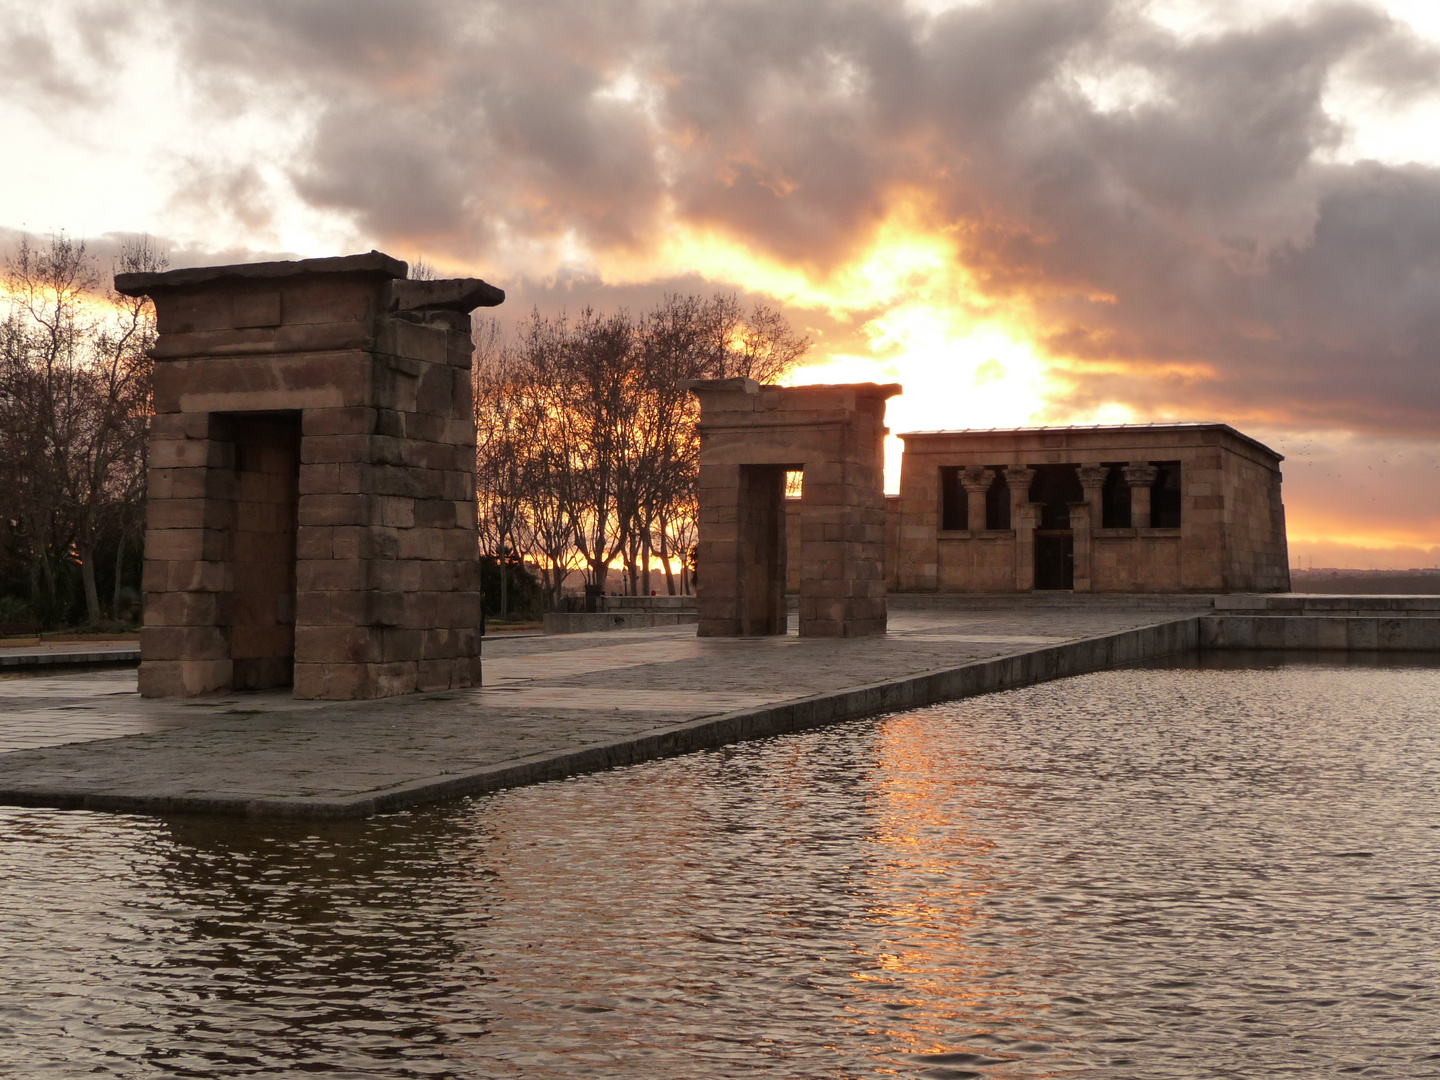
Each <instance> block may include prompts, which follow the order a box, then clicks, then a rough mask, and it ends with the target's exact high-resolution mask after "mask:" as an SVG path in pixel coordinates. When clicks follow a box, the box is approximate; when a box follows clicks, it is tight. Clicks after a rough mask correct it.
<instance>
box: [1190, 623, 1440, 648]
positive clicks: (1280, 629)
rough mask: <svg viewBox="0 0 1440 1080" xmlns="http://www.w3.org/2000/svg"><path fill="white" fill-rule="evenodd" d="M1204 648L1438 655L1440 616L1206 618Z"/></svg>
mask: <svg viewBox="0 0 1440 1080" xmlns="http://www.w3.org/2000/svg"><path fill="white" fill-rule="evenodd" d="M1199 623H1200V647H1201V648H1202V649H1305V650H1311V651H1313V650H1317V649H1340V650H1347V651H1356V652H1371V651H1374V652H1420V651H1430V652H1435V651H1440V617H1433V616H1424V615H1400V616H1394V617H1388V618H1387V617H1384V616H1375V615H1288V614H1286V615H1204V616H1201V617H1200V619H1199Z"/></svg>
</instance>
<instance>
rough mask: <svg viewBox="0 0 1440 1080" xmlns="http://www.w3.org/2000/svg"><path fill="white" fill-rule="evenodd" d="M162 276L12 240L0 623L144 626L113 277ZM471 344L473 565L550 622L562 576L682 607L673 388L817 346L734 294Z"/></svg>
mask: <svg viewBox="0 0 1440 1080" xmlns="http://www.w3.org/2000/svg"><path fill="white" fill-rule="evenodd" d="M165 267H166V258H165V256H164V255H163V254H162V253H161V252H159V251H158V250H157V249H156V248H155V246H154V245H153V244H152V243H151V242H150V241H149V240H148V239H147V238H136V239H131V240H127V241H125V242H123V243H122V244H121V246H120V249H119V251H118V254H117V255H116V256H115V257H114V259H113V260H111V265H110V266H108V267H106V266H102V262H101V260H100V258H99V257H97V255H96V254H95V253H94V252H93V251H91V250H89V249H88V248H87V245H86V244H85V243H84V242H83V241H76V240H73V239H71V238H68V237H66V236H64V235H58V236H54V237H51V238H50V239H49V241H48V242H36V241H34V240H32V239H31V238H29V237H24V238H22V239H21V240H20V242H19V244H18V246H17V247H16V248H15V249H14V250H13V251H12V252H11V254H10V255H9V256H8V257H7V258H6V259H5V262H4V265H3V270H0V625H5V624H15V623H32V622H33V623H39V624H41V625H43V626H45V627H47V628H50V627H56V626H60V625H75V624H79V623H82V622H84V623H89V624H91V625H101V624H102V623H104V622H106V621H110V620H114V621H136V620H138V619H139V617H140V609H139V608H140V573H141V558H142V550H143V543H144V531H145V468H146V439H147V435H148V429H149V419H150V415H151V411H152V403H151V361H150V358H149V355H148V350H149V348H150V347H151V346H152V345H153V344H154V340H155V320H154V309H153V307H152V305H151V304H150V302H149V301H148V300H146V299H144V298H136V297H127V296H121V295H119V294H117V293H115V292H114V291H113V289H112V288H111V281H112V280H113V275H114V274H115V273H126V272H153V271H158V270H162V269H164V268H165ZM414 273H418V274H419V275H422V276H423V275H426V274H428V269H427V268H426V267H424V266H423V264H420V265H417V267H416V271H414ZM475 343H476V349H475V368H474V389H475V421H476V431H477V447H476V485H477V489H478V490H477V496H478V500H477V517H478V526H479V532H480V544H481V552H482V554H483V555H485V556H487V557H488V560H489V561H490V562H491V569H492V570H493V569H495V568H497V567H498V568H499V569H500V573H498V575H497V574H492V575H490V576H491V578H492V580H495V579H496V578H498V586H499V591H501V592H502V593H503V592H504V590H505V589H506V588H507V585H508V584H509V583H510V582H511V581H512V580H513V574H512V573H507V572H506V568H507V567H508V568H509V570H510V571H511V572H514V571H517V570H518V569H519V567H520V565H521V564H523V563H528V564H530V565H532V566H534V567H536V568H538V571H539V577H540V583H539V584H540V593H541V596H540V600H541V603H542V604H543V605H544V606H545V607H548V608H554V607H558V606H559V604H560V599H561V595H562V589H563V586H564V583H565V579H566V577H567V576H568V575H569V574H570V573H572V572H574V571H580V572H581V573H582V574H583V576H584V580H585V583H586V585H587V587H588V588H589V589H590V590H592V591H594V592H596V593H602V594H603V593H604V592H606V591H609V590H610V589H618V590H620V591H624V592H626V593H629V594H632V595H634V594H644V595H648V594H649V593H650V592H651V590H652V589H656V591H661V586H660V585H659V583H657V582H655V581H654V580H652V579H653V575H654V573H655V570H656V569H658V572H659V574H660V575H661V576H662V577H663V591H664V592H666V593H667V594H670V595H675V594H684V593H688V592H689V591H690V589H691V581H690V577H691V573H692V572H693V570H694V548H695V541H696V528H697V520H696V514H697V507H696V478H697V458H698V452H699V433H698V428H697V425H698V422H699V409H698V404H697V402H696V400H695V398H694V395H693V394H691V393H689V392H688V391H685V390H682V389H681V388H680V387H679V386H678V385H677V382H678V381H679V380H682V379H712V378H731V377H736V376H748V377H750V378H753V379H756V380H757V381H759V382H762V383H764V382H774V381H776V380H777V379H779V378H780V377H781V376H782V375H784V374H785V373H786V372H787V371H789V370H790V369H791V368H792V367H794V365H795V364H796V363H797V362H798V361H799V360H800V359H801V358H802V357H803V356H804V355H805V353H806V351H807V350H808V349H809V347H810V342H809V340H808V339H807V338H805V337H803V336H800V335H797V334H796V333H794V332H793V331H792V329H791V327H790V325H789V324H788V322H787V321H786V320H785V318H784V317H783V316H782V315H781V314H780V313H779V312H778V311H776V310H774V309H773V308H770V307H767V306H765V305H763V304H756V305H754V306H752V307H749V308H745V307H743V306H742V305H741V304H740V303H739V301H738V300H737V299H736V298H735V297H734V296H727V295H716V296H713V297H710V298H708V299H706V298H702V297H698V296H686V295H667V296H666V297H665V298H664V299H663V301H661V302H660V303H659V304H657V305H656V306H655V307H653V308H652V309H650V310H647V311H644V312H642V313H640V314H639V315H632V314H630V313H629V312H628V311H617V312H609V313H605V312H598V311H595V310H594V309H592V308H588V307H587V308H585V309H584V310H583V311H581V312H580V313H579V314H578V315H576V316H574V317H571V316H569V315H567V314H565V313H563V312H562V313H560V314H558V315H544V314H541V313H540V312H539V311H535V312H532V313H531V315H530V316H529V317H528V318H527V319H526V320H525V321H524V322H522V323H521V324H520V325H519V326H518V328H516V329H515V330H514V331H513V332H512V333H510V334H508V335H507V334H505V333H503V332H502V331H501V329H500V325H499V323H497V322H496V321H495V320H493V319H477V320H476V323H475ZM617 565H618V568H619V577H620V581H619V582H618V583H616V582H615V581H614V580H613V578H612V574H613V572H614V571H613V570H612V567H614V566H617ZM496 599H499V600H500V601H501V602H500V603H499V604H494V600H496ZM491 605H492V606H494V607H498V608H500V609H501V610H504V606H505V602H504V598H503V597H497V598H492V600H491Z"/></svg>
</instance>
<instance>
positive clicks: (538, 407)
mask: <svg viewBox="0 0 1440 1080" xmlns="http://www.w3.org/2000/svg"><path fill="white" fill-rule="evenodd" d="M486 340H487V341H490V342H492V343H491V344H487V345H483V346H482V347H480V348H478V349H477V362H476V370H477V387H484V391H483V394H482V393H481V392H480V391H479V390H477V398H476V401H477V428H478V429H479V430H481V431H482V433H485V434H482V436H481V439H482V442H483V443H484V445H485V447H487V449H486V450H484V451H482V456H484V455H486V454H489V455H491V457H493V458H494V460H492V461H488V462H486V463H482V465H481V467H480V469H479V475H480V477H481V479H480V484H481V486H482V489H483V488H484V487H485V486H486V485H489V486H490V488H491V490H490V491H485V490H482V491H481V492H480V503H481V505H482V506H485V507H489V508H490V509H489V510H487V511H486V513H488V515H489V518H490V524H489V525H488V526H484V527H486V528H489V529H492V530H497V529H501V528H508V529H509V535H511V536H513V538H514V539H513V542H514V543H515V544H516V546H517V547H519V548H520V549H521V550H524V551H525V552H526V553H527V554H529V555H530V556H531V557H533V558H535V560H536V561H537V562H538V563H540V564H541V565H542V567H544V568H547V569H545V570H542V573H543V574H544V575H545V579H546V580H545V587H546V592H547V596H548V597H549V598H550V603H551V604H552V605H553V604H554V603H555V602H557V601H558V599H559V593H560V587H561V583H562V582H563V580H564V574H565V572H568V570H569V569H570V566H571V560H572V558H574V557H577V556H578V558H579V561H580V562H581V564H582V565H583V568H584V570H585V576H586V581H587V585H588V586H589V587H590V588H591V589H593V590H595V591H597V592H601V593H603V591H604V590H605V587H606V583H607V579H608V574H609V570H610V568H611V565H612V563H613V562H614V561H615V560H616V558H617V557H619V558H621V561H622V564H623V567H624V571H625V573H624V578H623V580H624V584H625V589H626V591H627V592H630V593H637V592H641V591H644V592H646V593H648V592H650V591H651V588H650V584H651V583H650V574H651V565H652V563H653V559H654V556H655V555H656V554H658V555H659V558H660V562H661V565H662V567H663V570H664V573H665V577H666V590H667V592H669V593H670V594H672V595H673V594H675V593H676V592H677V589H678V591H680V592H688V591H689V587H688V576H689V570H688V569H687V570H686V571H685V572H684V573H682V574H681V575H680V581H679V583H678V587H677V583H676V575H675V573H674V565H673V560H674V559H676V558H679V559H680V560H681V565H682V566H688V564H689V563H690V561H691V560H692V556H693V547H694V524H695V494H696V493H695V483H696V477H697V475H698V472H697V460H698V451H699V434H698V427H697V425H698V422H699V409H698V406H697V404H696V401H695V398H694V395H692V394H690V393H688V392H687V391H683V390H681V389H680V388H679V386H678V385H677V381H678V380H681V379H687V378H727V377H734V376H741V375H743V376H748V377H750V378H757V379H760V380H762V381H765V382H770V381H773V380H774V379H776V378H779V377H781V376H782V375H783V374H784V373H785V371H787V370H788V369H789V368H790V367H791V366H793V365H794V363H795V362H796V361H797V360H798V359H799V358H800V357H801V356H803V355H804V353H805V351H806V350H807V349H808V348H809V345H810V343H809V341H808V339H806V338H803V337H798V336H796V335H795V334H793V333H792V332H791V331H790V328H789V324H788V323H786V322H785V320H784V318H783V317H782V316H781V315H780V314H779V313H778V312H775V311H773V310H772V309H769V308H766V307H764V306H761V305H757V306H756V307H755V308H753V309H752V310H751V311H750V312H749V313H746V312H745V311H743V310H742V309H741V307H740V305H739V303H738V302H737V301H736V300H735V298H734V297H733V296H731V297H726V296H716V297H714V298H712V299H710V300H704V299H702V298H700V297H696V296H680V295H674V296H666V297H665V299H664V301H663V302H662V303H661V304H659V305H658V306H657V307H656V308H655V309H653V310H652V311H649V312H647V313H645V314H644V315H642V316H641V317H640V318H638V319H632V318H631V317H630V316H629V315H628V314H627V313H625V312H623V311H622V312H616V313H614V314H610V315H600V314H597V313H596V312H594V311H593V310H590V309H586V310H585V311H584V312H582V313H581V314H580V316H579V317H578V319H576V320H575V321H574V322H573V323H572V322H571V321H570V320H569V319H568V318H567V317H566V316H565V315H564V314H563V313H562V314H561V315H559V316H558V317H555V318H547V317H545V316H542V315H540V314H539V312H538V311H537V312H533V313H532V314H531V316H530V318H529V319H527V320H526V322H525V323H524V324H523V325H522V326H521V327H520V330H519V333H518V336H517V339H516V341H515V343H514V344H513V345H512V346H506V347H496V346H494V345H493V337H492V338H487V339H486ZM482 354H485V355H484V356H482ZM492 354H493V355H492ZM517 418H518V419H517ZM502 433H503V434H502ZM508 506H513V507H514V509H513V510H508V509H504V507H508ZM511 520H513V521H514V522H515V525H514V526H513V527H510V526H506V524H505V523H506V522H508V521H511Z"/></svg>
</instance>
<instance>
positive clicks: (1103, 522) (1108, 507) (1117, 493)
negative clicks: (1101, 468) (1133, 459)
mask: <svg viewBox="0 0 1440 1080" xmlns="http://www.w3.org/2000/svg"><path fill="white" fill-rule="evenodd" d="M1125 465H1126V462H1123V461H1107V462H1105V467H1106V468H1107V469H1109V470H1110V471H1109V472H1107V473H1106V474H1105V486H1104V488H1102V489H1101V493H1100V527H1101V528H1102V529H1128V528H1130V527H1131V526H1130V520H1131V519H1130V485H1129V484H1127V483H1126V482H1125V472H1124V470H1125Z"/></svg>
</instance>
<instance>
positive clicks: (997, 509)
mask: <svg viewBox="0 0 1440 1080" xmlns="http://www.w3.org/2000/svg"><path fill="white" fill-rule="evenodd" d="M986 468H987V469H989V470H990V471H991V472H992V473H994V474H995V475H994V476H992V477H991V478H990V487H989V488H987V489H986V491H985V528H987V529H1008V528H1010V485H1009V484H1007V483H1006V482H1005V466H1004V465H987V466H986Z"/></svg>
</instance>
